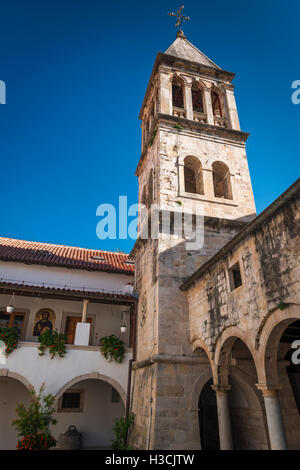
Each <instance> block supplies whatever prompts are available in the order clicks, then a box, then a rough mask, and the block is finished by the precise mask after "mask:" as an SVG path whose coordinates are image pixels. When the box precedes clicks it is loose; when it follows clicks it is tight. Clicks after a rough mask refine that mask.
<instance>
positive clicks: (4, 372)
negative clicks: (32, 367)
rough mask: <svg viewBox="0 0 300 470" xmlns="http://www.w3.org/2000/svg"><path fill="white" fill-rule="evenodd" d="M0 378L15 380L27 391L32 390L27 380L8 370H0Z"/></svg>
mask: <svg viewBox="0 0 300 470" xmlns="http://www.w3.org/2000/svg"><path fill="white" fill-rule="evenodd" d="M0 377H9V378H11V379H15V380H17V381H18V382H21V383H22V384H23V385H25V387H26V388H27V389H28V390H34V387H33V385H32V384H31V383H30V382H29V380H27V379H26V378H25V377H23V375H20V374H17V373H16V372H12V371H11V370H9V369H0Z"/></svg>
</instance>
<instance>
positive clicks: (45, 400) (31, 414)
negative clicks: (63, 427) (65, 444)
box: [12, 384, 56, 450]
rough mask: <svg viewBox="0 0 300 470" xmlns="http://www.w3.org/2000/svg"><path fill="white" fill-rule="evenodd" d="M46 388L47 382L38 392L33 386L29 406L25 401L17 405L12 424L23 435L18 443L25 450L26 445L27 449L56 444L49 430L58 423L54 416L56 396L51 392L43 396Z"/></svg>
mask: <svg viewBox="0 0 300 470" xmlns="http://www.w3.org/2000/svg"><path fill="white" fill-rule="evenodd" d="M44 390H45V384H43V385H42V386H41V388H40V390H39V393H38V394H37V393H36V392H35V390H34V389H33V388H32V389H30V390H29V393H30V402H29V405H28V407H27V408H26V407H25V405H24V404H23V403H19V404H18V405H17V408H16V413H17V418H16V419H15V420H14V421H13V422H12V425H13V426H14V427H15V428H16V430H17V432H18V436H20V437H21V439H19V441H18V444H17V448H18V449H19V450H24V449H25V448H26V447H28V448H27V449H26V450H37V449H45V448H49V447H50V446H51V447H53V446H54V445H55V439H54V438H53V437H52V436H51V433H50V431H49V428H50V424H56V419H54V418H53V414H54V412H55V407H54V401H55V397H54V396H53V395H51V394H49V395H46V396H42V394H43V392H44ZM44 440H46V445H45V444H44Z"/></svg>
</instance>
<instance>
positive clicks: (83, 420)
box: [52, 380, 125, 448]
mask: <svg viewBox="0 0 300 470" xmlns="http://www.w3.org/2000/svg"><path fill="white" fill-rule="evenodd" d="M72 388H73V389H76V390H83V391H84V404H83V411H82V412H79V413H70V412H59V413H56V415H55V418H56V419H57V424H56V425H55V426H52V432H53V435H54V437H55V438H56V439H58V437H59V435H60V434H61V433H64V432H66V431H67V429H68V427H69V426H70V425H75V426H76V428H77V430H78V431H79V432H81V433H82V446H83V447H89V448H93V447H106V448H107V447H111V444H112V438H113V431H112V429H113V425H114V421H115V420H116V419H120V418H122V417H123V416H124V414H125V407H124V405H123V403H122V400H121V399H120V403H112V402H111V391H112V387H111V385H110V384H108V383H105V382H102V381H101V380H84V381H81V382H78V383H77V384H76V385H74V386H73V387H71V389H72Z"/></svg>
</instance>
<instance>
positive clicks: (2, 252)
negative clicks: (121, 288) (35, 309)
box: [0, 237, 134, 274]
mask: <svg viewBox="0 0 300 470" xmlns="http://www.w3.org/2000/svg"><path fill="white" fill-rule="evenodd" d="M0 260H2V261H17V262H21V263H32V264H42V265H46V266H62V267H67V268H75V269H86V270H90V271H106V272H110V273H122V274H133V272H134V264H132V263H130V261H131V260H130V259H129V255H128V254H125V253H115V252H110V251H101V250H91V249H88V248H78V247H74V246H65V245H53V244H50V243H40V242H29V241H25V240H16V239H13V238H4V237H0Z"/></svg>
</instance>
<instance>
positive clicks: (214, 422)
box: [198, 379, 220, 450]
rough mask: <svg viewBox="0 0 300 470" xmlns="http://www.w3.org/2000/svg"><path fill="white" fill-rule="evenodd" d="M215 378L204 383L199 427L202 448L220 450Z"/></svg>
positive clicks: (200, 401)
mask: <svg viewBox="0 0 300 470" xmlns="http://www.w3.org/2000/svg"><path fill="white" fill-rule="evenodd" d="M212 385H213V380H212V379H210V380H209V381H208V382H206V384H205V385H204V387H203V389H202V391H201V393H200V397H199V405H198V408H199V428H200V441H201V449H202V450H219V449H220V440H219V424H218V410H217V399H216V394H215V392H214V390H213V389H212V388H211V386H212Z"/></svg>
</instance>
